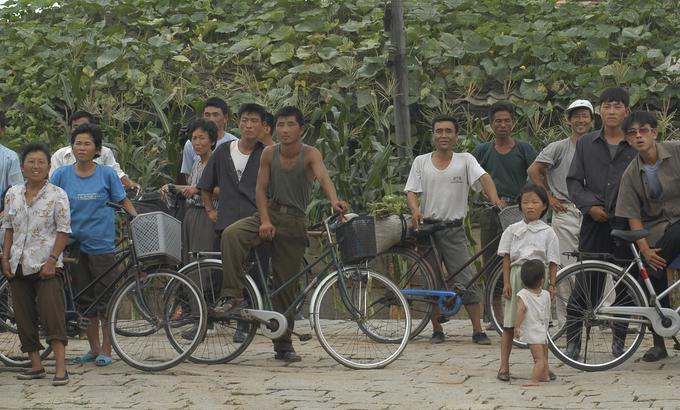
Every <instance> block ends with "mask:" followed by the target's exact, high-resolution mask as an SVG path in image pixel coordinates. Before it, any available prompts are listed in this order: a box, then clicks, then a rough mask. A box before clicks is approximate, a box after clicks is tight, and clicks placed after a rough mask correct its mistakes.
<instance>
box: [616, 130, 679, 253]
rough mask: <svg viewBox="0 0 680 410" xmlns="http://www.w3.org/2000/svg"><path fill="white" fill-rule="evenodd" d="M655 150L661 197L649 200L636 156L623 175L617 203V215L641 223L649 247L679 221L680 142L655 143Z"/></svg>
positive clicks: (644, 179)
mask: <svg viewBox="0 0 680 410" xmlns="http://www.w3.org/2000/svg"><path fill="white" fill-rule="evenodd" d="M656 150H657V153H658V156H659V159H660V160H661V163H660V164H659V166H658V170H657V176H658V178H659V182H660V183H661V188H662V190H661V191H662V193H661V196H660V197H658V198H656V199H654V198H652V195H651V192H650V187H649V183H648V181H647V179H646V178H644V174H643V170H642V165H643V161H642V159H641V158H640V156H639V155H638V156H636V157H635V159H633V161H632V162H631V163H630V165H628V168H626V170H625V171H624V172H623V176H622V177H621V186H620V188H619V196H618V198H617V202H616V216H618V217H622V218H636V219H641V220H642V225H643V226H644V227H645V229H647V230H649V236H648V237H647V241H648V242H649V243H650V245H654V244H656V243H657V242H658V241H659V239H661V237H662V236H663V234H664V231H665V230H666V228H667V227H668V225H670V224H672V223H675V222H677V221H679V220H680V181H679V178H680V141H667V142H658V143H656Z"/></svg>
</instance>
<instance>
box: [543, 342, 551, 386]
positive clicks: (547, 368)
mask: <svg viewBox="0 0 680 410" xmlns="http://www.w3.org/2000/svg"><path fill="white" fill-rule="evenodd" d="M542 346H543V360H544V361H545V366H544V369H545V370H544V371H543V377H542V379H541V381H542V382H549V381H550V366H548V344H547V343H546V344H544V345H542Z"/></svg>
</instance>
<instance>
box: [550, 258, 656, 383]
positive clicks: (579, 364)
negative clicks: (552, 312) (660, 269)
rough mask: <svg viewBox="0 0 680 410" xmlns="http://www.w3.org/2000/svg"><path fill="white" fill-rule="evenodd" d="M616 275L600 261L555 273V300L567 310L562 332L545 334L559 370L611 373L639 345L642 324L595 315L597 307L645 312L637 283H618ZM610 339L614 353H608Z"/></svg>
mask: <svg viewBox="0 0 680 410" xmlns="http://www.w3.org/2000/svg"><path fill="white" fill-rule="evenodd" d="M621 274H622V271H621V268H619V267H618V266H615V265H612V264H610V263H607V262H601V261H586V262H583V263H575V264H573V265H570V266H567V267H566V268H565V269H563V270H562V271H560V272H559V273H558V276H557V284H556V285H557V289H558V292H557V295H556V298H560V300H561V301H562V302H563V303H564V304H565V305H566V306H567V316H566V320H565V323H564V324H563V325H562V326H555V327H553V328H551V329H550V331H549V332H548V342H549V343H548V345H549V347H550V350H551V351H552V352H553V354H554V355H555V356H557V358H558V359H560V360H561V361H562V362H564V363H565V364H568V365H569V366H571V367H574V368H576V369H579V370H585V371H591V372H592V371H600V370H607V369H611V368H612V367H615V366H618V365H619V364H621V363H623V362H625V361H626V360H627V359H628V358H629V357H630V356H631V355H633V353H635V350H637V348H638V347H639V346H640V343H642V339H643V338H644V334H645V329H646V325H645V324H644V322H645V319H644V318H642V317H640V316H633V315H629V316H625V315H616V316H613V315H607V316H605V315H602V314H599V313H598V312H597V308H598V307H599V306H600V305H602V306H612V307H614V306H647V298H646V297H645V294H644V293H643V292H642V288H641V287H640V285H639V284H638V283H637V281H636V280H635V279H634V278H633V277H632V276H631V275H628V274H627V275H625V276H624V277H623V278H621ZM615 284H616V286H614V285H615ZM615 338H616V340H617V343H619V346H618V347H620V348H617V349H614V346H613V344H614V341H615ZM570 344H571V346H570ZM568 347H569V352H568V350H567V349H568ZM576 347H578V349H577V350H578V351H577V352H576V350H574V348H576ZM574 353H575V354H574Z"/></svg>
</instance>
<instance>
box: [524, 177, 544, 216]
mask: <svg viewBox="0 0 680 410" xmlns="http://www.w3.org/2000/svg"><path fill="white" fill-rule="evenodd" d="M529 192H533V193H534V194H536V195H538V198H539V199H540V200H541V202H543V204H544V205H545V209H544V210H543V212H542V213H541V218H543V217H544V216H545V214H546V212H548V208H550V201H549V200H548V192H547V191H546V190H545V188H543V187H542V186H538V185H536V184H526V185H524V187H523V188H522V190H521V191H519V195H517V204H518V205H519V210H520V211H521V210H522V195H524V194H527V193H529Z"/></svg>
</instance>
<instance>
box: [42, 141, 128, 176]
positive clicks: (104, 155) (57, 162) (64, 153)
mask: <svg viewBox="0 0 680 410" xmlns="http://www.w3.org/2000/svg"><path fill="white" fill-rule="evenodd" d="M94 162H96V163H97V164H101V165H108V166H110V167H111V168H113V170H114V171H116V174H117V175H118V178H123V177H124V176H126V174H125V172H123V170H122V169H121V167H120V164H118V161H116V158H115V157H114V155H113V151H111V148H108V147H104V146H102V149H101V151H100V152H99V156H98V157H97V158H95V159H94ZM75 163H76V156H75V155H73V149H72V148H71V147H70V146H67V147H63V148H59V149H58V150H57V151H56V152H55V153H54V154H52V160H51V161H50V176H52V174H53V173H54V171H56V170H57V168H60V167H63V166H64V165H73V164H75Z"/></svg>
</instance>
